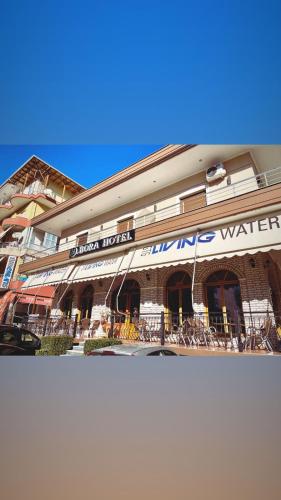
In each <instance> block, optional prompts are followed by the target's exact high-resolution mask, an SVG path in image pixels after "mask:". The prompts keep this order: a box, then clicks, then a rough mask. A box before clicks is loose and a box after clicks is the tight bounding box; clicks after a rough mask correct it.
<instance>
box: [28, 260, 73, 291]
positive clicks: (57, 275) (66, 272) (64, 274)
mask: <svg viewBox="0 0 281 500" xmlns="http://www.w3.org/2000/svg"><path fill="white" fill-rule="evenodd" d="M73 268H74V264H71V265H69V266H65V267H58V268H56V269H51V270H48V271H43V272H42V273H38V274H31V275H30V276H29V277H28V278H27V280H26V281H25V282H24V284H23V285H22V287H21V289H22V290H25V289H26V288H30V287H36V286H44V285H55V284H57V283H65V282H66V281H67V280H68V278H69V276H70V274H71V272H72V270H73Z"/></svg>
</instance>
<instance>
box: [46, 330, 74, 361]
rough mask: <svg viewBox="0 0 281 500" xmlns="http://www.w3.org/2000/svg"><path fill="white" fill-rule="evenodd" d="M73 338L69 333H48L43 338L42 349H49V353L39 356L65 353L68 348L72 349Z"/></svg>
mask: <svg viewBox="0 0 281 500" xmlns="http://www.w3.org/2000/svg"><path fill="white" fill-rule="evenodd" d="M72 346H73V339H72V337H69V335H47V336H46V337H42V338H41V349H40V350H41V351H47V352H48V354H39V356H47V355H49V356H59V355H60V354H65V353H66V351H67V349H72Z"/></svg>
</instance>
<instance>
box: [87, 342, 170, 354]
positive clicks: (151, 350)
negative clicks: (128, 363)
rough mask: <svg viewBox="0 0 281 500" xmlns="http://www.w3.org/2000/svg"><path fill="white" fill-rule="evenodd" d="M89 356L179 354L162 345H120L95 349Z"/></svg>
mask: <svg viewBox="0 0 281 500" xmlns="http://www.w3.org/2000/svg"><path fill="white" fill-rule="evenodd" d="M88 356H177V353H176V352H175V351H173V349H170V347H164V346H161V345H156V346H151V345H139V344H120V345H112V346H109V347H102V348H100V349H94V350H93V351H90V352H89V353H88Z"/></svg>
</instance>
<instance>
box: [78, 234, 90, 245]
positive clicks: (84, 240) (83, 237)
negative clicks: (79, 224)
mask: <svg viewBox="0 0 281 500" xmlns="http://www.w3.org/2000/svg"><path fill="white" fill-rule="evenodd" d="M87 239H88V233H83V234H80V235H79V236H77V240H76V244H77V246H80V245H86V243H87Z"/></svg>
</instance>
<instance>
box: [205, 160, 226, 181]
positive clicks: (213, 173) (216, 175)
mask: <svg viewBox="0 0 281 500" xmlns="http://www.w3.org/2000/svg"><path fill="white" fill-rule="evenodd" d="M225 175H226V170H225V168H224V165H223V163H216V164H215V165H212V166H211V167H210V168H208V170H207V172H206V179H207V181H208V182H214V181H217V180H218V179H223V178H224V177H225Z"/></svg>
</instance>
